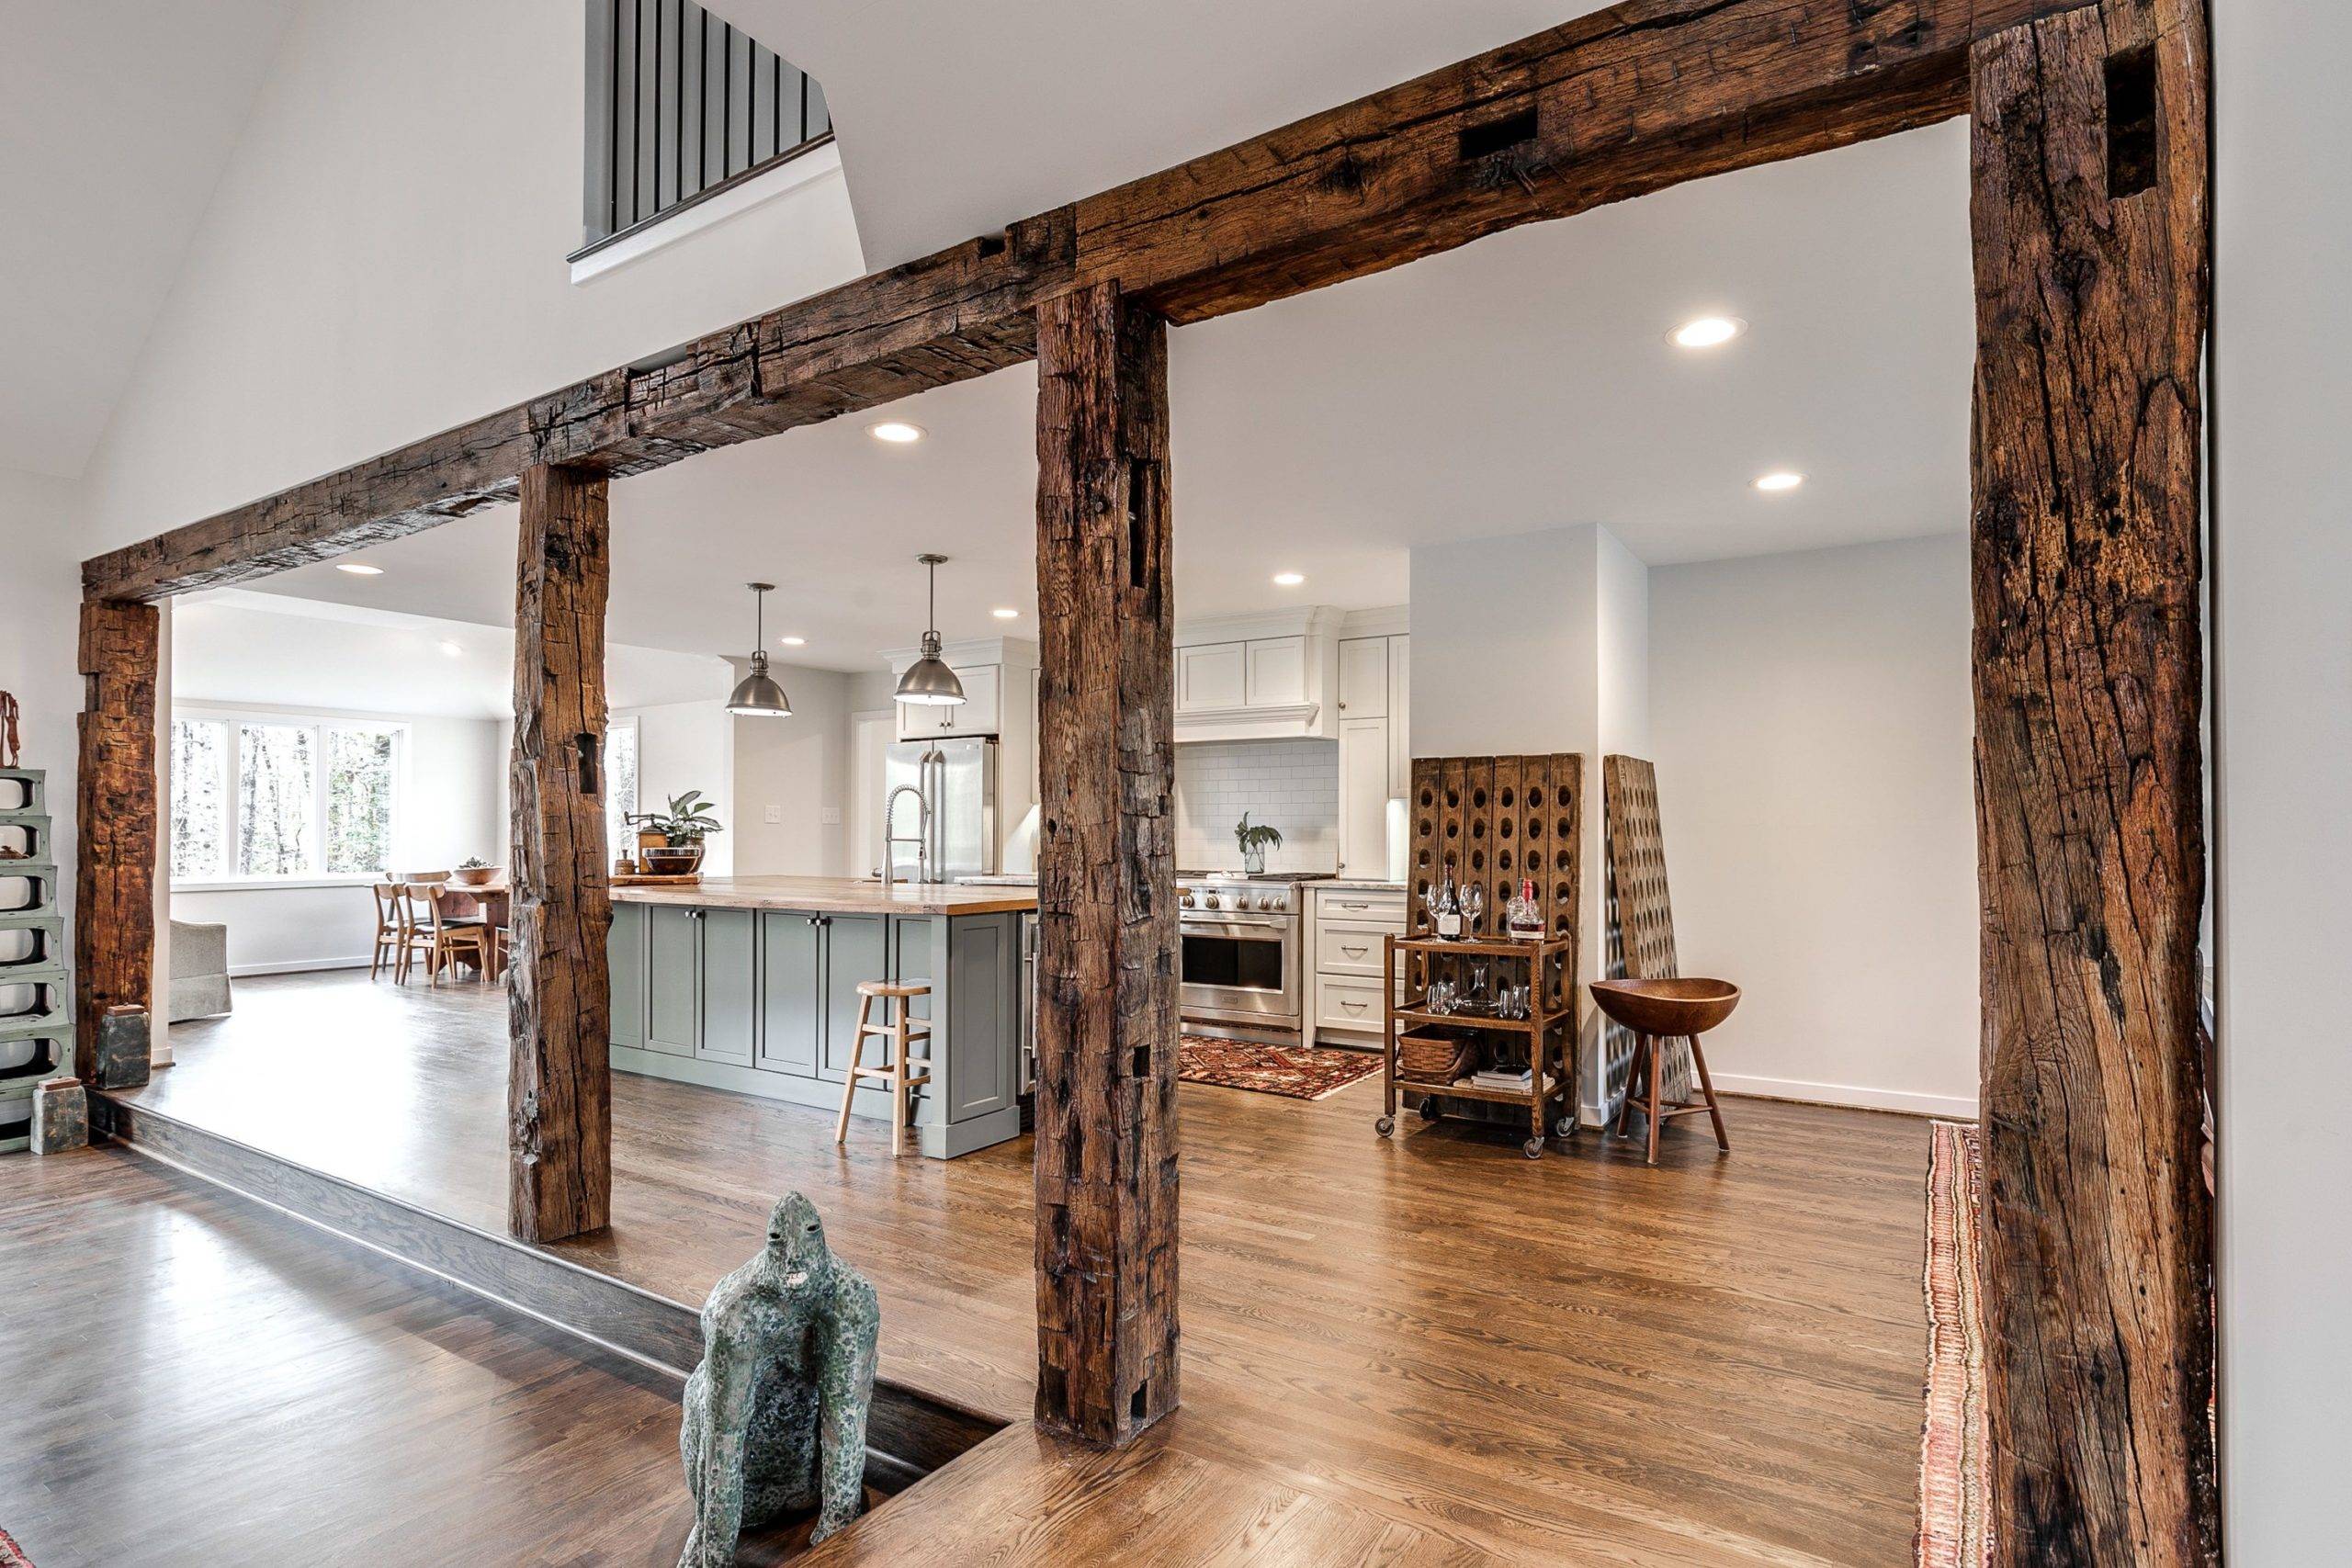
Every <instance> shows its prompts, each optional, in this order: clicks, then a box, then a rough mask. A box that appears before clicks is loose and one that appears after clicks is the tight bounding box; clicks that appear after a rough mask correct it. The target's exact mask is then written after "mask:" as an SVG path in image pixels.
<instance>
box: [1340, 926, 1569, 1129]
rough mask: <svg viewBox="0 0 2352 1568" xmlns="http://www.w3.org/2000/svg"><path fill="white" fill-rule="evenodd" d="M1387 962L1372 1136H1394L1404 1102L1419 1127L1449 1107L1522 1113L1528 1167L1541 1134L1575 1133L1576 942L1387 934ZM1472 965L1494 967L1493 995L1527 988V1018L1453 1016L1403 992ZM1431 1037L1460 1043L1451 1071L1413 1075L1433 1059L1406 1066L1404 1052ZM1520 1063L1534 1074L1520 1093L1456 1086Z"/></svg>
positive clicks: (1422, 996) (1423, 996)
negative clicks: (1498, 1066) (1378, 1106)
mask: <svg viewBox="0 0 2352 1568" xmlns="http://www.w3.org/2000/svg"><path fill="white" fill-rule="evenodd" d="M1385 957H1386V972H1387V976H1388V991H1387V999H1388V1009H1387V1019H1388V1022H1387V1028H1386V1030H1385V1032H1383V1034H1382V1037H1381V1038H1382V1049H1381V1064H1380V1081H1381V1089H1382V1093H1383V1097H1384V1102H1385V1106H1386V1109H1385V1111H1383V1112H1382V1114H1381V1116H1380V1118H1379V1120H1377V1121H1376V1122H1374V1123H1373V1128H1374V1131H1375V1132H1377V1133H1379V1134H1380V1135H1381V1136H1383V1137H1386V1136H1388V1135H1389V1134H1392V1133H1394V1132H1395V1131H1396V1130H1397V1102H1398V1100H1400V1099H1403V1100H1410V1101H1412V1102H1414V1104H1415V1106H1416V1109H1418V1110H1419V1113H1420V1116H1421V1119H1422V1120H1423V1121H1428V1122H1434V1121H1436V1120H1437V1119H1438V1118H1439V1117H1440V1116H1442V1115H1444V1114H1445V1113H1446V1110H1445V1102H1447V1101H1456V1102H1473V1103H1483V1104H1488V1105H1516V1106H1520V1107H1522V1108H1524V1109H1525V1111H1526V1112H1527V1118H1528V1131H1529V1137H1528V1139H1527V1141H1526V1142H1525V1143H1524V1144H1522V1145H1520V1152H1521V1153H1522V1154H1524V1155H1525V1156H1527V1157H1528V1158H1529V1159H1540V1158H1542V1157H1543V1155H1544V1140H1545V1138H1546V1136H1547V1134H1548V1135H1556V1136H1558V1137H1562V1138H1568V1137H1574V1136H1575V1135H1576V1130H1577V1107H1578V1106H1579V1105H1581V1104H1582V1103H1583V1100H1582V1093H1581V1091H1582V1087H1583V1086H1582V1085H1581V1084H1580V1083H1579V1082H1578V1081H1577V1080H1578V1074H1579V1072H1580V1070H1581V1066H1582V1057H1583V1053H1582V1052H1581V1051H1579V1050H1578V1049H1577V1027H1576V1025H1577V991H1576V983H1575V970H1576V942H1575V941H1574V939H1573V938H1570V937H1566V936H1555V937H1547V938H1545V939H1544V940H1542V941H1511V940H1509V939H1505V938H1488V939H1485V940H1477V939H1453V940H1448V939H1446V938H1443V937H1433V936H1406V937H1399V936H1391V937H1389V938H1387V939H1386V947H1385ZM1475 963H1484V964H1490V965H1492V966H1493V967H1494V969H1495V970H1497V971H1498V979H1497V981H1496V986H1497V987H1498V988H1499V987H1502V986H1505V985H1519V984H1524V985H1525V986H1527V987H1528V1005H1527V1016H1526V1017H1524V1018H1503V1017H1499V1016H1498V1015H1496V1014H1495V1013H1493V1012H1491V1011H1484V1010H1475V1011H1474V1010H1462V1009H1461V1008H1460V1007H1459V1006H1457V1009H1456V1010H1454V1011H1451V1012H1433V1011H1430V1008H1429V995H1428V992H1427V990H1426V989H1420V990H1413V991H1408V989H1407V982H1408V980H1409V981H1410V982H1411V983H1412V984H1413V985H1414V986H1417V987H1426V986H1427V985H1428V984H1429V982H1430V981H1431V980H1437V979H1445V978H1452V977H1454V974H1455V972H1458V971H1459V970H1460V969H1462V968H1464V967H1465V966H1466V965H1467V964H1475ZM1522 965H1523V966H1524V967H1523V968H1522V967H1521V966H1522ZM1563 982H1565V983H1563ZM1400 997H1402V998H1403V999H1402V1000H1399V999H1398V998H1400ZM1433 1038H1434V1039H1437V1040H1441V1041H1443V1040H1451V1041H1453V1043H1456V1045H1457V1046H1458V1054H1457V1059H1456V1062H1455V1065H1454V1067H1453V1069H1452V1070H1451V1071H1449V1072H1447V1073H1445V1074H1444V1075H1443V1076H1442V1077H1418V1076H1415V1073H1414V1071H1413V1066H1414V1065H1415V1063H1420V1062H1426V1061H1427V1060H1428V1059H1429V1058H1427V1057H1425V1056H1419V1055H1416V1057H1415V1058H1414V1059H1413V1061H1411V1062H1408V1058H1407V1055H1406V1053H1407V1051H1408V1048H1409V1047H1410V1046H1411V1045H1412V1044H1414V1043H1424V1044H1426V1043H1428V1042H1430V1040H1432V1039H1433ZM1522 1058H1523V1059H1524V1060H1525V1061H1526V1063H1527V1065H1528V1066H1529V1068H1530V1072H1529V1076H1528V1083H1527V1087H1526V1088H1525V1089H1506V1088H1492V1087H1488V1086H1486V1085H1481V1084H1475V1083H1469V1082H1465V1081H1456V1080H1457V1079H1460V1078H1463V1077H1466V1076H1467V1074H1468V1073H1470V1072H1472V1071H1475V1070H1476V1068H1477V1067H1478V1066H1480V1065H1481V1064H1484V1063H1492V1062H1497V1061H1503V1062H1512V1063H1516V1062H1518V1061H1520V1060H1521V1059H1522ZM1555 1101H1564V1103H1563V1104H1562V1107H1561V1109H1560V1111H1558V1113H1557V1114H1556V1116H1555V1114H1554V1112H1553V1110H1552V1107H1553V1104H1554V1102H1555Z"/></svg>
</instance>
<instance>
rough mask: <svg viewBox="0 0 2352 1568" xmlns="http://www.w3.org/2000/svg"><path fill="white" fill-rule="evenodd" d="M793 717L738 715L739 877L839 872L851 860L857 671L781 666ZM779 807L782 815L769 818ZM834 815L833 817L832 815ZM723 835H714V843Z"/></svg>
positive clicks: (735, 823)
mask: <svg viewBox="0 0 2352 1568" xmlns="http://www.w3.org/2000/svg"><path fill="white" fill-rule="evenodd" d="M771 673H773V674H774V675H775V678H776V679H777V680H778V681H780V682H783V684H784V689H785V693H786V695H787V696H789V697H791V699H792V716H791V717H789V718H736V719H734V720H733V724H734V732H735V770H734V796H735V807H736V809H735V816H734V819H733V820H732V821H730V822H729V824H728V834H729V836H731V837H732V838H733V839H734V840H735V841H734V844H733V845H732V846H731V847H732V850H733V860H734V874H736V875H738V876H840V875H843V874H846V872H847V870H848V866H849V838H848V834H849V829H848V828H847V826H846V825H845V822H846V818H847V816H848V813H847V811H846V809H845V807H847V804H848V801H849V740H850V736H849V715H850V707H849V692H850V677H849V676H847V675H843V674H840V673H837V672H835V671H829V670H807V669H801V668H797V667H786V666H777V667H776V668H775V669H774V670H773V671H771ZM771 811H773V812H774V813H775V818H776V820H775V821H774V822H770V821H768V820H767V818H768V814H769V813H770V812H771ZM828 812H830V813H831V815H832V820H831V821H827V820H826V814H827V813H828ZM715 842H716V840H714V843H715Z"/></svg>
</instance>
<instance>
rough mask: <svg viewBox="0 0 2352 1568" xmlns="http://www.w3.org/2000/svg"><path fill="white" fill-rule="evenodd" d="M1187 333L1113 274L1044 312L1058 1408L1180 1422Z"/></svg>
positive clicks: (1040, 493) (1053, 1407)
mask: <svg viewBox="0 0 2352 1568" xmlns="http://www.w3.org/2000/svg"><path fill="white" fill-rule="evenodd" d="M1037 608H1038V641H1037V647H1038V666H1039V669H1038V673H1039V688H1038V692H1039V736H1038V747H1039V751H1038V756H1039V775H1038V777H1039V795H1040V811H1039V818H1040V822H1041V828H1040V830H1039V835H1038V851H1037V912H1038V922H1039V929H1038V933H1037V934H1038V953H1037V979H1038V1008H1037V1096H1036V1142H1035V1173H1036V1192H1037V1215H1036V1224H1037V1405H1036V1416H1037V1421H1038V1423H1039V1424H1040V1425H1041V1426H1044V1427H1047V1428H1049V1429H1051V1430H1054V1431H1057V1432H1064V1433H1068V1434H1070V1435H1071V1436H1074V1437H1078V1438H1083V1439H1086V1440H1088V1441H1091V1442H1097V1443H1120V1442H1125V1441H1126V1440H1127V1439H1128V1438H1132V1437H1134V1436H1135V1434H1136V1433H1137V1432H1139V1431H1141V1430H1142V1429H1143V1428H1144V1427H1148V1426H1149V1425H1150V1424H1151V1423H1152V1422H1154V1421H1156V1420H1158V1419H1159V1417H1160V1416H1165V1415H1166V1414H1167V1413H1168V1412H1170V1410H1173V1409H1174V1408H1176V1399H1177V1366H1176V1341H1177V1333H1176V1068H1177V976H1176V908H1177V906H1176V842H1175V827H1174V817H1173V812H1172V805H1171V803H1172V801H1173V798H1174V795H1175V756H1176V708H1175V690H1174V682H1175V671H1176V653H1175V644H1174V629H1175V615H1174V606H1173V578H1172V576H1171V574H1170V547H1169V511H1168V329H1167V323H1166V322H1165V321H1162V320H1161V319H1160V318H1159V316H1157V315H1155V314H1154V313H1152V312H1151V311H1149V310H1145V309H1142V308H1139V307H1138V306H1136V304H1135V303H1133V302H1132V301H1130V300H1127V299H1123V298H1122V297H1121V296H1120V293H1119V290H1118V288H1117V286H1116V285H1114V284H1098V285H1096V286H1094V287H1092V288H1084V289H1080V290H1078V291H1077V292H1074V293H1071V294H1067V295H1063V296H1061V297H1059V298H1057V299H1051V300H1048V301H1046V303H1045V304H1044V305H1042V306H1040V307H1039V309H1038V316H1037Z"/></svg>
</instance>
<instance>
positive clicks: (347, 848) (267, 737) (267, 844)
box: [172, 714, 407, 883]
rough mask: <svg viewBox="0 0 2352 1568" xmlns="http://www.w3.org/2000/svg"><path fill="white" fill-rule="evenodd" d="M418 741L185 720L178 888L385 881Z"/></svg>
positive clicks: (284, 719) (345, 725)
mask: <svg viewBox="0 0 2352 1568" xmlns="http://www.w3.org/2000/svg"><path fill="white" fill-rule="evenodd" d="M406 736H407V731H406V729H405V728H403V727H402V726H400V725H397V724H379V723H368V722H366V721H362V720H346V719H317V718H300V717H290V716H278V715H267V716H262V715H255V716H244V715H229V716H219V717H215V716H209V715H198V714H188V715H175V716H173V719H172V879H173V881H174V882H175V883H191V882H230V881H236V882H246V881H252V882H271V881H286V880H290V879H295V878H302V877H320V876H354V877H357V876H374V875H379V874H382V873H383V872H384V870H385V869H386V867H387V866H388V865H389V863H390V860H391V855H392V830H393V829H392V825H393V821H394V819H395V816H396V813H397V810H398V803H399V794H400V771H401V747H402V744H403V742H404V741H405V739H406Z"/></svg>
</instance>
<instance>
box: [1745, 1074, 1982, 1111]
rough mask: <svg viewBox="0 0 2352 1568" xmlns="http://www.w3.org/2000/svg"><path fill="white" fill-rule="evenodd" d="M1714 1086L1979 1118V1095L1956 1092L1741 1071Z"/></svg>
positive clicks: (1767, 1096) (1760, 1096)
mask: <svg viewBox="0 0 2352 1568" xmlns="http://www.w3.org/2000/svg"><path fill="white" fill-rule="evenodd" d="M1715 1088H1716V1089H1719V1090H1721V1091H1722V1092H1723V1093H1724V1094H1740V1095H1746V1096H1747V1097H1748V1098H1749V1099H1752V1100H1794V1101H1796V1102H1798V1103H1800V1104H1804V1105H1838V1106H1849V1107H1851V1108H1853V1109H1854V1110H1858V1111H1896V1112H1898V1113H1900V1114H1902V1115H1905V1116H1933V1117H1936V1118H1938V1119H1939V1120H1941V1121H1945V1122H1973V1121H1975V1120H1976V1099H1975V1097H1974V1096H1973V1095H1971V1096H1968V1097H1967V1098H1965V1099H1962V1098H1961V1097H1960V1096H1957V1095H1944V1094H1913V1093H1911V1092H1910V1091H1909V1090H1907V1089H1857V1088H1855V1087H1854V1086H1853V1085H1851V1084H1837V1083H1806V1082H1804V1080H1803V1079H1799V1078H1759V1077H1748V1076H1747V1075H1745V1074H1742V1073H1717V1074H1716V1075H1715Z"/></svg>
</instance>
